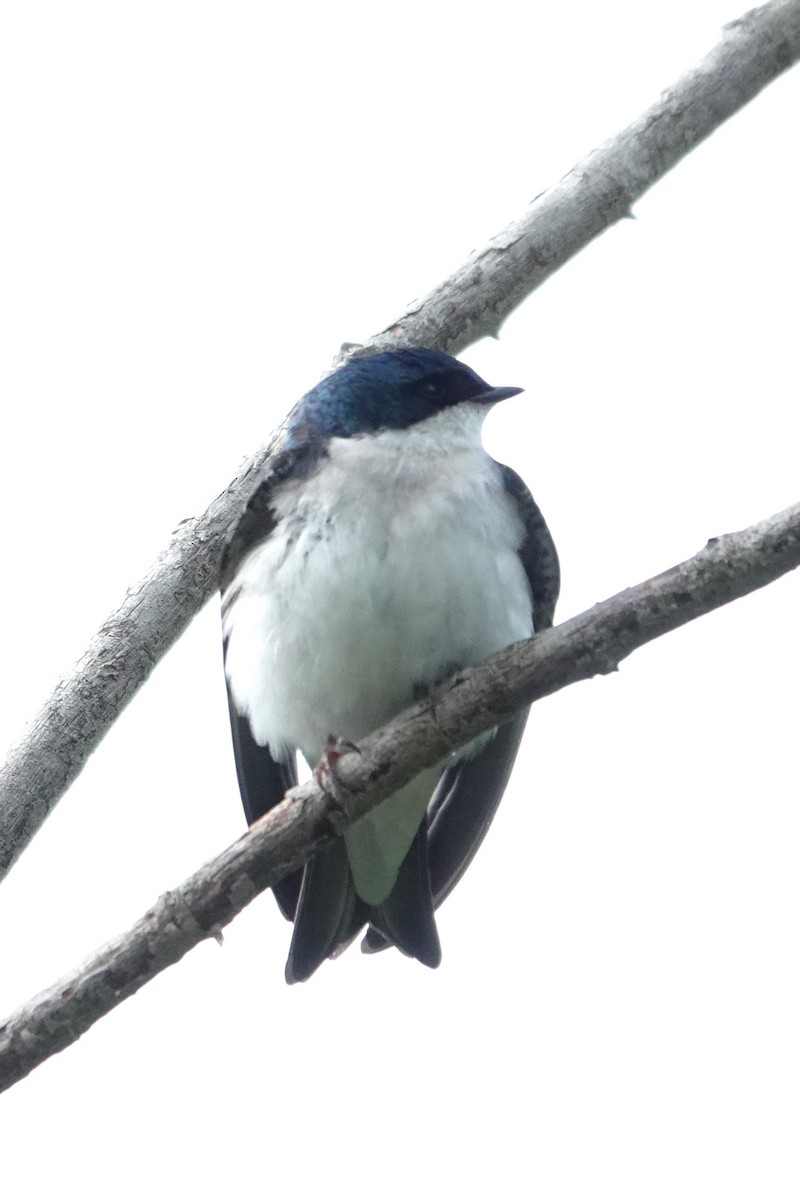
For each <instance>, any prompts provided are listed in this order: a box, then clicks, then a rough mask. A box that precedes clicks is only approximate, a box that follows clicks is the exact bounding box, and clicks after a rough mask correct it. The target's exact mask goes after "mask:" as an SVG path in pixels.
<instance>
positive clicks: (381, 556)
mask: <svg viewBox="0 0 800 1200" xmlns="http://www.w3.org/2000/svg"><path fill="white" fill-rule="evenodd" d="M462 423H463V419H462ZM426 424H430V422H428V423H426ZM474 424H475V425H476V428H477V429H478V430H479V424H478V418H477V416H476V418H475V422H474ZM424 432H425V427H424V426H420V427H419V432H418V435H417V436H416V438H415V437H414V431H403V432H402V433H400V432H395V431H389V432H386V433H381V434H380V435H377V436H376V435H373V436H371V437H369V438H352V439H337V440H335V441H334V442H333V443H332V444H331V447H330V453H329V456H328V457H327V458H326V459H325V460H323V462H322V464H321V466H320V468H319V470H318V471H317V473H316V474H315V475H314V476H313V477H312V478H311V479H306V480H303V481H302V483H297V484H296V483H288V484H283V485H281V488H280V490H279V491H278V494H277V496H276V501H275V508H276V511H277V512H278V513H279V515H280V520H279V523H278V526H277V528H276V530H275V531H274V532H273V534H272V535H271V536H270V538H269V539H268V541H267V542H266V543H265V544H264V545H262V546H261V547H259V548H257V549H256V550H254V551H253V552H252V553H251V554H250V555H249V556H248V557H247V558H246V559H245V560H244V562H243V563H242V566H241V567H240V569H239V572H238V574H237V576H236V579H235V581H234V584H233V585H232V592H233V590H234V589H236V597H235V599H234V600H233V602H232V603H231V604H230V606H229V608H228V611H227V614H226V633H227V635H228V639H229V641H228V651H227V657H226V673H227V675H228V679H229V683H230V686H231V690H232V693H233V696H234V700H235V702H236V705H237V707H238V708H239V710H240V711H242V712H245V713H247V714H248V716H249V719H250V725H251V728H252V732H253V736H254V738H255V740H256V741H257V742H258V743H259V744H260V745H269V747H270V749H271V751H272V752H273V754H275V755H279V754H280V753H281V752H283V751H284V750H285V749H287V748H291V749H299V750H300V751H301V752H302V753H303V755H304V756H305V758H306V759H307V760H308V761H309V762H312V763H313V762H316V761H317V760H318V758H319V757H320V754H321V752H322V750H323V748H324V745H325V742H326V740H327V738H328V737H329V736H330V735H333V736H335V737H343V738H347V739H350V740H352V741H355V742H357V741H358V739H359V738H361V737H363V736H364V735H365V734H367V733H369V732H371V731H372V730H373V729H376V728H378V727H379V726H380V725H382V724H384V723H385V722H386V721H387V720H389V719H390V718H391V717H392V716H394V715H396V714H397V713H398V712H400V711H401V710H402V709H403V708H405V707H407V706H408V705H409V704H410V703H412V701H413V700H414V698H415V695H416V694H418V692H419V689H420V688H421V687H424V686H425V685H429V684H431V683H434V682H436V681H438V680H439V679H442V678H444V677H446V675H447V674H448V673H450V672H451V671H452V670H454V669H455V668H456V667H458V666H465V665H468V664H472V663H476V662H480V661H481V660H482V659H484V658H487V657H488V656H489V655H491V654H493V653H495V652H496V651H497V650H500V649H502V648H503V647H505V646H507V645H509V644H510V643H512V642H515V641H519V640H520V639H522V638H526V637H529V636H530V635H531V633H532V617H531V595H530V588H529V585H528V581H527V577H526V576H525V573H524V570H523V568H522V565H521V563H520V561H519V557H518V554H517V551H518V549H519V546H520V544H521V542H522V539H523V536H524V530H523V526H522V522H521V520H520V518H519V516H518V514H517V512H516V508H515V506H514V504H513V502H512V501H511V500H510V498H509V497H508V496H507V494H506V493H505V492H504V490H503V488H502V483H501V480H500V478H499V472H498V468H497V465H496V464H495V463H494V461H493V460H492V459H491V458H489V456H488V455H487V454H486V453H485V451H484V450H483V448H482V446H481V445H480V441H479V433H478V436H477V437H476V436H475V432H474V431H473V430H469V431H467V433H468V434H469V436H467V435H466V433H465V432H464V431H461V430H456V431H455V433H456V434H458V436H454V437H453V438H452V442H453V445H452V447H451V452H450V453H448V454H447V455H446V456H444V457H442V454H441V447H439V448H438V449H437V451H436V453H434V452H433V448H432V446H431V440H432V439H431V438H430V436H428V437H427V438H426V437H425V436H424Z"/></svg>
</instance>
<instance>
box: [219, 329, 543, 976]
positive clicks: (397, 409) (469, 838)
mask: <svg viewBox="0 0 800 1200" xmlns="http://www.w3.org/2000/svg"><path fill="white" fill-rule="evenodd" d="M521 390H522V389H521V388H514V387H506V388H493V387H490V386H489V384H487V383H485V382H484V380H483V379H481V378H480V377H479V376H478V375H476V374H475V372H474V371H472V370H470V368H469V367H467V366H464V364H463V363H459V362H457V361H456V360H455V359H453V358H450V357H449V355H447V354H443V353H441V352H439V351H436V350H421V349H408V350H390V351H387V352H385V353H379V354H373V355H370V356H367V357H363V358H357V359H352V360H350V361H349V362H348V363H346V364H345V365H344V366H343V367H341V368H340V369H339V370H338V371H336V372H335V373H334V374H333V375H331V376H329V377H328V378H327V379H325V380H323V382H322V383H320V384H318V386H317V387H315V388H313V389H312V390H311V391H310V392H308V393H307V395H305V396H304V397H303V398H302V400H300V402H299V403H298V404H297V406H296V407H295V409H294V410H293V412H292V414H291V416H290V417H289V420H288V424H287V426H286V429H285V434H284V438H283V441H282V444H281V446H280V448H279V450H278V451H277V452H276V453H275V454H274V455H273V456H272V458H271V459H270V462H269V464H268V467H267V474H266V477H265V478H263V480H262V481H261V482H260V483H259V485H258V487H257V488H256V490H255V491H254V492H253V494H252V496H251V497H250V500H249V502H248V504H247V507H246V509H245V511H244V513H243V515H242V516H241V518H240V520H239V521H238V523H237V524H236V525H235V526H234V528H233V531H232V534H231V536H230V539H229V541H228V544H227V547H226V550H225V553H224V556H223V565H222V620H223V635H224V643H225V674H226V679H227V685H228V697H229V703H230V714H231V727H232V731H233V745H234V753H235V758H236V770H237V775H238V779H239V787H240V790H241V794H242V802H243V804H244V811H245V815H246V817H247V820H248V822H250V823H251V824H252V822H254V821H255V820H257V819H258V818H259V817H260V816H262V814H263V813H265V812H267V811H268V810H269V809H270V808H272V807H273V806H274V805H275V804H277V803H278V801H279V800H280V799H281V798H282V797H283V795H284V792H285V791H286V790H287V789H288V788H290V787H292V786H293V785H294V784H295V783H296V782H297V754H298V752H299V753H300V754H302V756H303V757H304V758H305V760H306V762H307V763H308V764H309V765H310V766H313V764H315V763H317V762H319V760H320V758H321V756H322V755H323V754H324V753H325V751H326V746H327V745H328V743H329V740H330V738H331V736H335V737H337V738H341V739H345V740H347V741H349V742H352V743H355V744H357V743H358V740H359V738H363V737H364V736H366V735H367V734H369V733H371V732H372V731H373V730H375V729H377V728H379V727H380V726H381V725H384V724H385V723H386V722H387V721H389V720H391V718H392V717H395V716H397V715H398V714H399V713H400V712H401V711H402V710H403V709H405V708H407V707H408V706H409V705H410V704H412V703H413V702H414V700H416V699H419V698H420V697H421V696H424V695H425V694H427V693H428V692H429V691H431V690H432V689H435V688H436V686H437V684H440V683H441V682H443V681H444V680H445V679H447V678H448V677H449V676H450V675H452V674H453V673H454V672H455V671H457V670H458V669H459V668H462V667H465V666H469V665H472V664H475V663H478V662H480V661H481V660H483V659H485V658H488V657H489V656H490V655H492V654H494V653H496V652H497V651H499V650H502V649H503V648H504V647H506V646H508V645H510V644H511V643H512V642H517V641H520V640H521V639H523V638H528V637H530V636H531V634H532V633H533V632H534V630H538V629H543V628H545V627H546V626H549V625H550V624H552V620H553V610H554V608H555V603H556V598H557V596H558V588H559V569H558V558H557V555H556V550H555V546H554V545H553V540H552V538H551V536H550V533H549V530H548V528H547V525H546V524H545V521H544V518H543V517H542V515H541V513H540V511H539V509H538V508H537V506H536V504H535V503H534V501H533V498H532V497H531V495H530V492H529V491H528V489H527V488H526V486H525V484H524V483H523V482H522V480H521V479H520V477H519V476H518V475H517V474H515V472H514V471H512V470H511V469H510V468H509V467H505V466H502V465H501V464H500V463H497V462H495V460H494V459H493V458H490V457H489V455H488V454H487V453H486V451H485V450H484V448H483V444H482V441H481V429H482V426H483V421H484V417H485V416H486V413H487V412H488V411H489V409H490V408H491V407H492V405H493V404H496V403H497V402H498V401H499V400H505V399H506V398H507V397H509V396H514V395H516V394H517V393H518V392H520V391H521ZM526 717H527V712H523V713H520V714H519V715H517V716H516V717H515V718H514V719H513V720H512V721H509V722H508V723H506V724H503V725H502V726H500V727H499V728H498V729H496V730H495V731H494V732H493V733H492V734H489V735H486V736H484V737H481V738H479V739H477V740H476V741H474V742H472V743H471V744H470V745H469V746H468V747H467V748H466V749H464V750H461V751H459V752H458V753H456V754H454V755H452V756H451V757H450V758H449V759H448V760H447V761H446V762H443V763H441V764H440V765H439V766H438V767H437V768H436V769H434V770H428V771H424V772H423V773H422V774H421V775H419V776H417V777H416V778H415V779H414V780H412V781H411V783H409V784H407V785H406V786H405V787H403V788H402V789H401V790H400V791H399V792H397V793H396V794H395V795H393V796H390V797H389V798H388V799H387V800H384V801H383V803H382V804H380V805H379V806H378V807H377V809H375V810H374V811H373V812H372V813H370V814H369V815H368V816H366V817H364V818H362V819H361V820H360V821H357V822H356V823H355V824H354V825H352V826H351V827H350V828H349V829H348V830H347V831H346V833H345V834H344V837H343V838H341V839H339V840H338V841H337V842H335V843H334V844H333V845H332V846H330V847H328V848H326V849H325V850H323V851H321V852H320V853H318V854H317V855H316V857H315V858H314V859H313V860H312V861H311V862H309V863H308V864H307V865H306V866H305V868H304V869H302V870H300V871H297V872H295V874H293V875H291V876H289V877H288V878H286V879H284V880H282V881H281V882H280V883H278V884H276V886H275V887H274V889H273V890H274V892H275V895H276V898H277V901H278V904H279V906H280V908H281V910H282V912H283V914H284V916H286V917H287V918H288V919H289V920H290V921H293V922H294V931H293V936H292V943H291V949H290V951H289V959H288V962H287V964H286V979H287V982H289V983H294V982H297V981H299V980H303V979H307V978H308V977H309V976H310V975H311V974H312V973H313V972H314V971H315V970H316V969H317V967H318V966H319V965H320V964H321V963H322V962H323V961H324V959H325V958H327V957H329V956H334V955H336V954H337V953H338V952H340V951H341V950H342V949H344V948H345V947H346V946H347V945H348V944H349V943H350V942H351V941H352V940H353V938H354V937H355V936H356V935H357V934H358V932H359V931H360V930H361V929H362V928H363V927H364V926H365V925H366V926H367V933H366V936H365V938H364V940H363V942H362V949H363V950H365V951H366V952H367V953H370V952H374V951H377V950H382V949H385V948H386V947H387V946H389V945H393V946H396V947H397V948H398V949H399V950H401V951H402V952H403V953H404V954H407V955H410V956H411V957H412V958H416V959H418V960H419V961H420V962H422V963H425V964H426V965H427V966H429V967H436V966H438V965H439V961H440V958H441V951H440V948H439V938H438V934H437V930H436V923H435V920H434V910H435V909H436V908H437V907H438V906H439V904H441V902H442V900H444V898H445V897H446V896H447V895H448V894H449V892H450V891H451V890H452V888H453V887H454V886H455V885H456V883H457V882H458V880H459V879H460V878H461V876H462V874H463V873H464V871H465V870H466V868H467V866H468V865H469V863H470V861H471V859H472V857H473V855H474V854H475V851H476V850H477V849H478V847H479V845H480V843H481V841H482V840H483V837H484V835H485V833H486V831H487V829H488V827H489V825H490V823H491V821H492V818H493V816H494V813H495V811H496V808H497V805H498V804H499V801H500V797H501V796H502V794H503V790H504V788H505V785H506V782H507V780H508V777H509V774H510V772H511V767H512V764H513V761H514V757H515V755H516V752H517V748H518V746H519V743H520V739H521V737H522V731H523V728H524V725H525V720H526Z"/></svg>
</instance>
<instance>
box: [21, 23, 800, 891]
mask: <svg viewBox="0 0 800 1200" xmlns="http://www.w3.org/2000/svg"><path fill="white" fill-rule="evenodd" d="M798 58H800V0H772V2H771V3H769V4H766V5H764V6H763V7H762V8H758V9H754V10H753V11H752V12H750V13H747V14H746V15H745V16H743V17H742V18H741V19H740V20H738V21H736V22H734V23H732V24H731V25H729V26H728V27H727V28H726V29H725V31H724V33H723V36H722V39H721V40H720V42H719V43H718V45H717V46H715V47H714V49H713V50H712V51H711V52H710V54H709V55H708V56H707V57H706V58H705V59H703V61H702V62H701V63H700V64H699V65H698V66H696V67H694V68H693V69H692V70H691V71H689V72H688V73H687V74H686V75H684V76H683V77H682V78H681V79H680V80H678V82H677V83H676V84H675V85H674V86H673V87H672V88H670V89H669V90H668V91H667V92H665V93H664V94H663V95H662V97H661V99H660V100H659V101H658V102H657V103H656V104H655V105H653V107H652V108H650V109H649V110H648V111H647V112H646V113H645V114H644V115H643V116H642V117H640V118H639V120H638V121H636V122H635V123H634V124H633V125H631V126H630V127H629V128H627V129H625V130H623V132H622V133H620V134H618V135H617V136H616V137H615V138H613V139H612V140H611V141H609V142H606V143H605V145H603V146H602V147H600V148H599V149H597V150H594V151H593V152H592V153H591V154H589V155H588V156H587V158H585V159H584V160H583V161H582V162H580V163H579V164H578V165H577V166H576V167H574V168H573V170H572V171H570V173H569V174H568V175H566V176H565V177H564V179H563V180H561V182H560V183H559V184H557V185H556V186H555V187H554V188H552V189H550V190H549V191H547V192H545V193H543V194H542V195H541V196H539V197H537V199H536V200H535V201H534V202H533V204H532V205H531V207H530V209H529V210H528V212H527V213H526V214H525V216H524V217H523V218H522V219H521V220H519V221H517V222H515V223H513V224H512V225H510V226H509V227H508V229H506V230H505V231H504V232H503V233H501V234H499V235H498V236H497V237H495V238H493V239H492V240H491V242H490V243H489V245H488V246H487V247H486V248H485V249H484V250H482V251H480V252H479V253H477V254H475V255H473V256H472V257H471V258H470V259H469V260H468V261H467V263H465V265H464V266H463V267H462V268H460V270H458V271H456V273H455V274H454V275H452V276H451V277H450V278H449V279H448V280H446V281H445V282H444V283H443V284H442V285H441V286H440V287H439V288H437V289H436V290H435V291H434V292H432V293H431V294H430V295H429V296H428V297H426V298H425V299H424V300H422V301H421V302H419V303H417V304H416V305H414V307H413V308H412V309H411V310H409V311H408V312H407V313H406V314H405V315H404V316H403V317H401V318H400V319H399V320H398V321H396V322H395V323H394V324H392V325H391V326H390V327H389V328H387V329H385V330H384V331H383V332H382V333H380V334H378V335H377V336H376V337H375V338H373V339H372V341H371V342H370V343H369V344H368V345H367V346H364V347H360V348H359V351H358V352H359V353H364V352H367V351H369V350H375V349H378V348H381V347H384V346H387V345H419V346H435V347H439V348H441V349H445V350H448V351H449V352H451V353H458V352H459V351H460V350H462V349H463V348H464V347H465V346H467V345H469V344H470V343H471V342H472V341H474V340H475V339H476V338H479V337H481V336H483V335H485V334H488V333H496V332H497V330H498V329H499V327H500V325H501V324H502V322H503V321H504V320H505V318H506V317H507V316H508V315H509V313H510V312H511V311H512V310H513V309H514V308H515V307H516V305H518V304H519V303H520V302H521V301H522V300H523V299H524V298H525V297H526V296H527V295H529V293H530V292H531V291H533V289H534V288H536V287H538V286H539V284H540V283H542V282H543V281H544V280H545V279H546V278H547V277H548V276H549V275H550V274H552V273H553V272H554V271H556V270H557V269H558V268H559V267H560V266H561V265H562V264H563V263H565V262H566V261H567V260H568V259H569V258H570V257H571V256H572V255H573V254H575V253H577V251H578V250H580V249H581V248H582V247H583V246H585V245H586V244H587V243H588V242H589V241H591V240H592V239H593V238H594V237H596V236H597V234H598V233H600V232H602V231H603V230H604V229H606V228H607V227H608V226H609V225H610V224H612V223H613V222H615V221H617V220H619V219H620V218H621V217H623V216H626V215H627V214H628V213H629V210H630V206H631V204H632V203H633V202H634V201H635V200H636V199H637V198H638V197H639V196H641V195H642V194H643V193H644V192H645V191H646V190H647V189H648V188H649V187H650V186H651V185H652V184H653V183H655V182H656V180H658V179H660V178H661V176H663V175H664V174H666V172H667V171H668V170H669V169H670V168H671V167H672V166H674V164H675V163H676V162H678V161H679V160H680V159H681V158H682V157H683V155H685V154H687V153H688V152H689V151H690V150H692V149H693V148H694V147H695V146H696V145H698V143H699V142H701V141H702V140H703V139H704V138H705V137H707V136H708V135H709V134H710V133H711V132H712V131H713V130H714V129H716V128H717V127H718V126H719V125H720V124H722V122H723V121H725V120H726V119H727V118H728V117H729V116H731V115H732V114H733V113H734V112H736V111H737V109H739V108H741V107H742V106H743V105H744V104H746V103H747V102H748V101H749V100H751V99H752V98H753V97H754V96H755V95H756V94H757V93H758V92H759V91H760V90H761V89H762V88H763V87H765V86H766V85H767V84H768V83H770V82H771V81H772V80H773V79H775V78H777V76H779V75H780V74H781V73H782V72H783V71H785V70H786V69H787V68H788V67H790V66H791V65H792V64H793V63H795V62H796V61H797V60H798ZM268 456H269V447H265V448H263V449H261V450H260V451H259V452H258V453H257V454H256V455H255V456H254V457H253V458H252V459H251V460H250V461H249V462H248V463H247V464H246V465H245V467H244V469H243V470H242V472H241V474H240V475H239V476H237V478H236V479H234V480H233V481H232V483H231V484H230V485H229V486H228V487H227V488H226V489H225V490H224V491H223V492H222V493H221V494H220V495H219V496H217V497H216V498H215V499H214V500H213V501H212V503H211V505H210V506H209V508H208V509H207V511H206V512H205V513H203V514H202V515H200V516H198V517H195V518H192V519H191V520H188V521H185V522H183V523H182V524H181V526H180V527H179V528H178V530H177V531H176V532H175V534H174V536H173V538H172V540H171V542H170V544H169V546H168V547H167V548H166V550H165V551H164V552H163V553H162V554H161V555H160V556H159V558H158V559H157V560H156V562H155V563H154V565H153V567H152V568H151V569H150V570H149V571H148V573H147V574H146V575H145V576H144V578H143V579H142V580H140V582H139V583H137V584H136V585H134V586H133V587H132V588H131V589H130V591H129V592H128V594H127V596H126V597H125V600H124V601H123V603H122V605H121V606H120V607H119V609H117V611H116V612H114V613H112V614H111V616H110V617H109V618H108V620H107V621H106V622H105V623H104V625H103V626H102V627H101V629H100V630H99V631H98V633H97V634H96V635H95V637H94V638H93V639H92V641H91V643H90V645H89V647H88V649H87V650H86V653H85V654H84V655H83V657H82V658H81V660H80V661H79V662H78V663H77V664H76V666H75V667H74V669H73V670H72V671H71V672H70V673H69V674H68V675H67V676H65V677H64V679H62V681H61V682H60V683H59V684H58V686H57V688H56V690H55V692H54V693H53V695H52V696H51V697H50V699H49V700H48V701H47V703H46V704H45V705H44V707H43V708H42V709H41V711H40V712H39V713H38V715H37V716H36V717H35V718H34V720H33V722H32V723H31V725H30V726H29V728H28V730H27V732H26V735H25V737H24V739H23V740H22V741H21V742H20V743H19V744H18V745H17V746H16V747H15V748H14V749H13V750H12V751H11V753H10V755H9V758H8V760H7V762H6V764H5V766H4V767H3V769H2V771H0V879H2V878H3V876H4V875H5V874H6V872H7V871H8V870H9V869H10V868H11V866H12V865H13V863H14V862H15V861H16V859H17V857H18V856H19V855H20V854H21V852H22V851H23V849H24V848H25V846H26V845H27V844H28V842H29V841H30V840H31V838H32V837H33V836H34V834H35V833H36V831H37V830H38V829H39V827H40V826H41V825H42V824H43V822H44V820H45V818H46V817H47V816H48V814H49V813H50V812H51V810H52V809H53V807H54V806H55V804H56V803H57V801H58V799H59V798H60V797H61V796H62V795H63V793H64V792H65V791H66V789H67V788H68V787H69V785H70V784H71V783H72V781H73V780H74V779H75V777H76V776H77V775H78V773H79V772H80V770H81V768H82V767H83V765H84V763H85V762H86V759H87V758H88V756H89V755H90V754H91V753H92V751H93V750H94V749H95V747H96V746H97V745H98V744H99V742H100V741H101V740H102V738H103V737H104V735H105V734H106V733H107V731H108V730H109V728H110V727H111V725H112V724H113V722H114V721H115V720H116V718H117V717H118V716H119V714H120V712H121V711H122V709H123V708H124V707H125V705H126V704H127V703H128V701H129V700H130V699H131V698H132V697H133V696H134V695H135V693H136V692H137V691H138V689H139V688H140V687H141V685H142V684H143V683H144V681H145V680H146V679H147V677H148V676H149V674H150V672H151V670H152V669H153V667H154V666H155V665H156V663H157V662H158V661H159V659H161V658H162V657H163V655H164V654H166V652H167V650H168V649H169V648H170V646H171V645H172V644H173V642H175V641H176V639H177V638H178V637H179V636H180V634H181V633H182V632H183V630H184V629H185V628H186V626H187V625H188V623H189V621H190V620H191V619H192V617H193V616H194V615H195V614H196V613H197V612H198V611H199V609H200V608H201V607H202V605H203V604H204V603H205V601H206V600H207V599H208V597H209V596H210V595H211V593H212V592H213V591H214V590H215V589H216V586H217V576H218V565H219V557H220V552H221V544H222V538H223V535H224V532H225V530H226V529H227V528H228V526H229V525H230V523H231V522H232V520H233V519H234V517H235V516H236V515H237V514H238V513H239V512H240V510H241V508H242V506H243V503H244V500H245V498H246V496H247V494H248V493H249V491H250V490H251V488H252V486H253V483H254V478H255V476H256V475H257V473H258V472H259V470H260V469H261V467H262V466H263V464H264V462H265V461H266V459H267V458H268Z"/></svg>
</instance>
